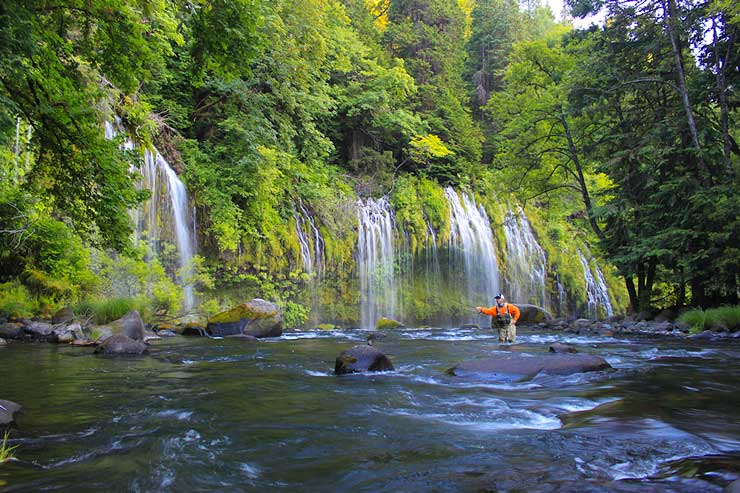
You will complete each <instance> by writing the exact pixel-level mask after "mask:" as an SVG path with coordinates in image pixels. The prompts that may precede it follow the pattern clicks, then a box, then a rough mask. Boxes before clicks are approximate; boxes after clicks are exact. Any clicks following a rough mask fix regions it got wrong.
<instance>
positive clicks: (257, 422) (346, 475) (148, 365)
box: [0, 328, 740, 492]
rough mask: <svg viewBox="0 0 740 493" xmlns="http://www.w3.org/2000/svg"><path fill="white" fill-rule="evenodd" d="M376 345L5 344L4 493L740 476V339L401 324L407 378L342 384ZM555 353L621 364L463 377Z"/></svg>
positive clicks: (482, 485) (298, 341)
mask: <svg viewBox="0 0 740 493" xmlns="http://www.w3.org/2000/svg"><path fill="white" fill-rule="evenodd" d="M366 336H367V332H364V331H359V330H356V331H347V332H319V331H302V332H289V333H286V334H285V335H284V336H283V337H281V338H277V339H272V340H263V341H259V342H256V343H255V342H251V343H250V342H244V341H238V340H236V341H233V340H218V339H215V340H214V339H200V338H174V339H166V340H162V341H158V343H157V344H156V345H153V346H152V347H151V350H150V354H149V355H147V356H144V357H140V358H106V357H101V356H95V355H92V354H91V350H90V349H89V348H87V349H81V348H72V347H67V346H62V345H47V344H13V345H10V346H8V347H5V348H0V362H2V368H3V371H2V380H1V382H0V398H4V399H10V400H13V401H16V402H19V403H20V404H22V405H23V406H24V408H25V409H24V412H23V413H22V414H21V415H20V416H19V417H18V420H17V421H18V422H17V426H16V428H14V429H12V430H11V442H12V443H13V444H16V445H19V448H18V449H17V450H16V455H17V457H18V460H17V461H13V462H11V463H8V464H5V465H3V466H0V491H3V492H4V491H50V490H53V491H60V490H61V491H65V490H74V491H99V490H101V489H108V490H112V491H142V492H144V491H173V492H174V491H296V490H297V491H339V490H348V491H368V492H370V491H372V492H376V491H392V492H399V491H401V492H406V491H408V492H416V491H450V492H452V491H527V492H555V491H558V492H561V491H579V492H590V491H594V492H596V491H617V492H620V491H625V492H653V491H655V492H664V491H665V492H668V491H671V492H697V491H717V492H719V491H721V490H722V488H723V486H724V485H726V484H727V483H728V482H730V481H732V480H734V479H737V478H738V477H739V476H740V419H738V418H739V417H740V412H739V411H738V409H740V344H738V343H737V342H729V341H727V342H699V341H687V340H679V339H667V338H661V339H658V338H648V337H640V336H629V337H622V336H615V337H598V336H589V337H581V336H575V335H570V334H563V333H556V332H547V331H545V332H542V331H528V330H526V329H520V330H519V337H518V342H519V344H517V345H516V346H515V347H502V346H499V344H498V342H497V340H496V338H495V337H494V335H493V334H492V333H491V331H489V330H464V329H457V328H452V329H437V328H422V329H403V330H399V331H393V332H389V333H388V335H387V336H386V337H385V338H383V339H381V340H380V341H378V342H377V343H376V346H377V347H378V348H379V349H381V350H382V351H383V352H385V353H386V354H387V355H388V356H389V357H390V358H391V360H392V361H393V363H394V365H395V368H396V370H395V371H391V372H384V373H380V374H363V375H349V376H342V377H336V376H334V375H333V366H334V359H335V358H336V356H337V355H338V354H339V352H340V351H341V350H343V349H345V348H348V347H350V346H352V345H353V344H359V343H363V342H364V340H365V339H366ZM553 342H563V343H568V344H572V345H574V346H576V347H577V348H578V349H579V351H581V352H588V353H593V354H598V355H601V356H603V357H604V358H606V359H607V361H609V363H610V364H611V365H612V366H613V369H611V370H606V371H601V372H592V373H586V374H578V375H571V376H565V377H562V376H558V377H556V376H546V375H540V376H537V377H535V378H533V379H531V380H528V381H524V382H495V381H490V380H486V379H484V378H478V379H476V378H473V379H471V378H460V377H453V376H448V375H446V374H445V370H446V369H447V368H449V367H451V366H453V365H454V364H455V363H458V362H460V361H463V360H467V359H473V358H480V357H485V356H486V355H488V354H491V353H492V352H496V351H502V350H517V351H526V352H539V351H547V348H548V345H549V344H551V343H553Z"/></svg>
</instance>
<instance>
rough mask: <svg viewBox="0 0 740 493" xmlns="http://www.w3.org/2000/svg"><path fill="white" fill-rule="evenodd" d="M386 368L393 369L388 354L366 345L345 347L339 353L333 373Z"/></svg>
mask: <svg viewBox="0 0 740 493" xmlns="http://www.w3.org/2000/svg"><path fill="white" fill-rule="evenodd" d="M387 370H393V364H392V363H391V360H390V359H388V356H386V355H385V354H383V353H381V352H380V351H378V350H377V349H375V348H374V347H372V346H368V345H359V346H353V347H351V348H349V349H345V350H344V351H342V352H341V353H339V356H337V361H336V364H335V365H334V373H335V374H337V375H345V374H347V373H361V372H366V371H387Z"/></svg>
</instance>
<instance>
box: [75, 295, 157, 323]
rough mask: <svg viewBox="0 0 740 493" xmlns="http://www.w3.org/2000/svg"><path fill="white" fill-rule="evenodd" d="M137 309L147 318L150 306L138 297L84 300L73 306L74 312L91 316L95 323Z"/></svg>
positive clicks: (110, 319)
mask: <svg viewBox="0 0 740 493" xmlns="http://www.w3.org/2000/svg"><path fill="white" fill-rule="evenodd" d="M131 310H138V311H139V314H140V315H141V317H142V318H149V311H150V306H149V304H148V303H147V302H146V300H142V299H139V298H111V299H107V300H85V301H83V302H81V303H79V304H78V305H77V306H75V307H74V312H75V313H79V314H80V315H83V316H85V317H89V318H91V319H92V320H93V321H94V322H95V323H96V324H107V323H108V322H112V321H113V320H117V319H119V318H121V317H123V316H124V315H126V314H127V313H128V312H130V311H131Z"/></svg>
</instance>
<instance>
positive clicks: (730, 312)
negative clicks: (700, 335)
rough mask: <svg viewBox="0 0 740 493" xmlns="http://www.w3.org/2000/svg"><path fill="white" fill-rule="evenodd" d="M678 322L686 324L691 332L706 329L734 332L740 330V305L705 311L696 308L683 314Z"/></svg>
mask: <svg viewBox="0 0 740 493" xmlns="http://www.w3.org/2000/svg"><path fill="white" fill-rule="evenodd" d="M678 320H679V321H681V322H684V323H686V324H688V325H689V326H690V327H691V331H692V332H701V331H702V330H707V329H712V330H718V329H728V330H730V331H736V330H740V305H735V306H721V307H719V308H710V309H708V310H706V311H705V310H702V309H701V308H697V309H695V310H689V311H687V312H685V313H684V314H682V315H681V316H680V317H679V318H678Z"/></svg>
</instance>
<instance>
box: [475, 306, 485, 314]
mask: <svg viewBox="0 0 740 493" xmlns="http://www.w3.org/2000/svg"><path fill="white" fill-rule="evenodd" d="M475 309H476V310H478V313H480V312H481V310H483V308H481V307H479V306H476V307H475Z"/></svg>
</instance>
